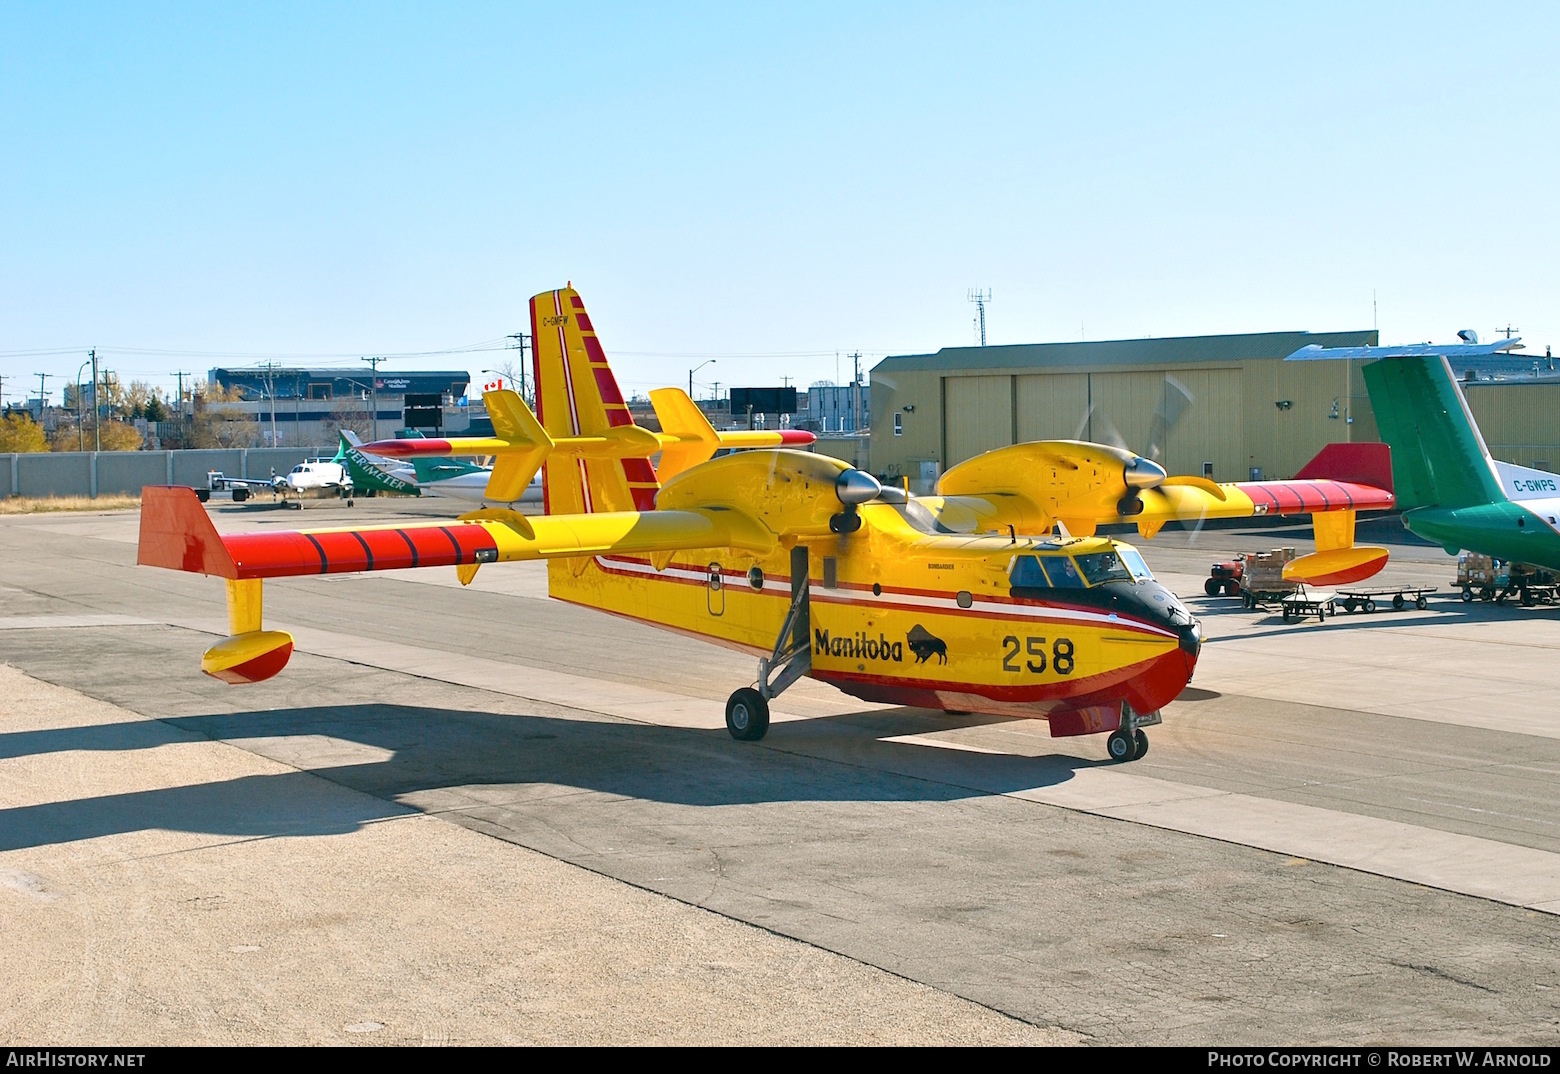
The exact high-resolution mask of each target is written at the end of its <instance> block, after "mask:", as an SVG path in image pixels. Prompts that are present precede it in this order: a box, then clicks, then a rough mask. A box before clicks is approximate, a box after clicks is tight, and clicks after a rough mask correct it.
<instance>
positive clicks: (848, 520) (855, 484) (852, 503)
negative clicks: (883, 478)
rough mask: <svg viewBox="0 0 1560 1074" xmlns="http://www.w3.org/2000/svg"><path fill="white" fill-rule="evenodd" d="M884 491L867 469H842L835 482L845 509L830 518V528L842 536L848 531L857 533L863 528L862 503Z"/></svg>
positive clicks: (836, 491) (873, 498) (875, 497)
mask: <svg viewBox="0 0 1560 1074" xmlns="http://www.w3.org/2000/svg"><path fill="white" fill-rule="evenodd" d="M882 491H883V486H882V485H880V484H878V479H877V478H875V477H873V476H872V475H871V474H869V473H867V472H866V471H865V470H857V469H850V470H844V471H841V473H840V476H839V478H838V479H837V480H836V481H835V482H834V494H835V495H836V496H838V497H839V500H840V503H841V504H843V505H844V507H845V510H843V511H841V512H840V513H839V514H837V515H834V516H832V517H831V518H830V519H829V529H830V530H832V531H834V532H835V533H837V534H839V535H840V536H841V537H843V536H845V535H846V534H847V533H855V532H856V531H857V530H859V529H860V528H861V511H860V510H859V508H860V507H861V505H862V504H864V503H869V502H870V501H872V500H875V499H877V498H878V496H879V494H881V493H882Z"/></svg>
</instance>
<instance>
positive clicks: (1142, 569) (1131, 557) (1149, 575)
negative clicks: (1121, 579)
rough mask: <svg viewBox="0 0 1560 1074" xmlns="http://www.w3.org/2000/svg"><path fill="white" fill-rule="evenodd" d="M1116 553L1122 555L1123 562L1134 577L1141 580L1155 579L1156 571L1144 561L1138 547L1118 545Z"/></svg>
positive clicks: (1149, 580)
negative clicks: (1150, 568)
mask: <svg viewBox="0 0 1560 1074" xmlns="http://www.w3.org/2000/svg"><path fill="white" fill-rule="evenodd" d="M1116 554H1117V555H1119V556H1120V557H1121V562H1123V563H1125V564H1126V565H1127V570H1129V571H1131V572H1132V577H1133V578H1135V579H1137V580H1138V581H1139V582H1151V581H1153V580H1154V572H1153V571H1151V570H1149V569H1148V564H1147V563H1144V562H1143V557H1142V556H1141V555H1139V554H1138V550H1137V549H1136V548H1121V547H1119V546H1118V547H1117V549H1116Z"/></svg>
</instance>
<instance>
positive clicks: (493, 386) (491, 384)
mask: <svg viewBox="0 0 1560 1074" xmlns="http://www.w3.org/2000/svg"><path fill="white" fill-rule="evenodd" d="M503 386H504V378H503V377H499V378H498V379H496V380H490V381H488V382H487V383H486V384H484V385H482V390H483V391H485V392H496V391H498V390H500V389H501V388H503Z"/></svg>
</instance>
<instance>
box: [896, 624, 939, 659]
mask: <svg viewBox="0 0 1560 1074" xmlns="http://www.w3.org/2000/svg"><path fill="white" fill-rule="evenodd" d="M905 643H906V644H907V645H909V646H910V651H911V652H912V653H914V654H915V662H916V663H917V664H924V663H926V662H927V661H928V660H930V659H931V658H932V657H933V655H935V656H936V657H937V662H938V663H940V664H946V663H947V662H948V643H947V642H945V641H943V640H942V639H941V638H939V637H936V636H935V635H933V634H932V632H931V631H929V630H927V629H926V628H925V627H924V626H922V625H921V624H920V623H917V624H916V625H915V626H913V627H911V628H910V632H909V633H908V634H906V635H905Z"/></svg>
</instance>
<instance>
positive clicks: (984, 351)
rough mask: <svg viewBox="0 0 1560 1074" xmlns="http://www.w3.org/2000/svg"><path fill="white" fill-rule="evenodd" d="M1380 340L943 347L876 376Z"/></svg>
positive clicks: (895, 362)
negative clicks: (893, 373)
mask: <svg viewBox="0 0 1560 1074" xmlns="http://www.w3.org/2000/svg"><path fill="white" fill-rule="evenodd" d="M1377 342H1378V335H1377V333H1376V332H1375V331H1374V330H1370V331H1360V332H1247V333H1241V334H1236V335H1227V336H1168V337H1165V338H1162V339H1111V340H1102V341H1099V342H1083V343H1016V344H1008V345H1006V346H999V347H944V348H943V349H942V350H940V351H938V352H937V353H936V354H900V355H890V356H889V357H887V358H884V359H883V360H882V361H881V362H879V363H878V364H877V365H875V366H873V367H872V372H874V373H876V372H878V371H879V370H882V371H883V372H885V373H886V372H890V371H911V370H929V371H947V372H955V371H958V370H961V369H1046V368H1063V367H1082V366H1111V365H1195V364H1198V363H1202V362H1240V361H1251V360H1255V359H1265V358H1283V357H1285V356H1286V355H1290V354H1293V353H1294V352H1295V351H1297V350H1299V349H1300V348H1301V347H1304V346H1307V345H1308V344H1311V343H1319V344H1321V345H1322V346H1324V347H1363V346H1367V345H1373V344H1375V343H1377Z"/></svg>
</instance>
